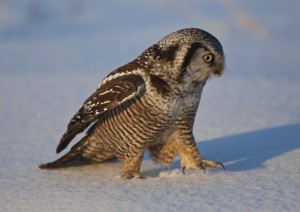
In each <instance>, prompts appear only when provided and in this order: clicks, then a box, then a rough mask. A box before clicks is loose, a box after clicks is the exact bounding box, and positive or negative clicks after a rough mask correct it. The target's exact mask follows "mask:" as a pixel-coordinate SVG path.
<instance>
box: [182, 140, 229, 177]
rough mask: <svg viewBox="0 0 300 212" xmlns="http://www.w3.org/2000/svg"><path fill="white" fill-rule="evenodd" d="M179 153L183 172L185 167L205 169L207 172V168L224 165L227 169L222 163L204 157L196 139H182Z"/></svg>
mask: <svg viewBox="0 0 300 212" xmlns="http://www.w3.org/2000/svg"><path fill="white" fill-rule="evenodd" d="M178 154H179V156H180V160H181V167H182V171H183V173H184V171H185V169H203V170H204V172H205V170H206V168H217V167H218V166H222V167H223V169H224V170H225V167H224V165H223V164H222V163H220V162H215V161H210V160H206V159H204V158H203V157H202V156H201V155H200V152H199V151H198V149H197V146H196V142H195V141H194V140H182V141H181V142H180V144H179V145H178Z"/></svg>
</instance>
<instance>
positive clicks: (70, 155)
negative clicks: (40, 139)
mask: <svg viewBox="0 0 300 212" xmlns="http://www.w3.org/2000/svg"><path fill="white" fill-rule="evenodd" d="M77 155H78V153H76V152H73V151H70V152H68V153H66V154H65V155H63V156H62V157H60V158H58V159H57V160H55V161H53V162H49V163H45V164H41V165H39V168H41V169H54V168H59V167H61V166H62V165H63V164H64V163H66V162H68V161H69V160H71V159H73V158H74V157H75V156H77Z"/></svg>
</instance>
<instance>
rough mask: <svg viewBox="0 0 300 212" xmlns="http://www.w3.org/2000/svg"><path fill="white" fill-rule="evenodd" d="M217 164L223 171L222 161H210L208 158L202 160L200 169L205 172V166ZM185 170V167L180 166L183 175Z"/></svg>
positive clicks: (209, 166)
mask: <svg viewBox="0 0 300 212" xmlns="http://www.w3.org/2000/svg"><path fill="white" fill-rule="evenodd" d="M218 166H221V167H222V168H223V170H224V171H225V166H224V165H223V163H221V162H214V161H210V160H204V159H203V160H202V161H201V163H200V167H199V168H200V169H202V170H203V172H204V173H206V168H217V167H218ZM185 170H186V167H185V166H183V167H182V174H183V175H185Z"/></svg>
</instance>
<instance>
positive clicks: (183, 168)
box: [182, 166, 185, 175]
mask: <svg viewBox="0 0 300 212" xmlns="http://www.w3.org/2000/svg"><path fill="white" fill-rule="evenodd" d="M184 171H185V166H184V167H182V174H183V175H185V172H184Z"/></svg>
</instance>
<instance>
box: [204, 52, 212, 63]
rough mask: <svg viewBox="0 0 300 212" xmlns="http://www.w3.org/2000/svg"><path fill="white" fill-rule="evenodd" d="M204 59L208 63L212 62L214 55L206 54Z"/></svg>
mask: <svg viewBox="0 0 300 212" xmlns="http://www.w3.org/2000/svg"><path fill="white" fill-rule="evenodd" d="M203 60H204V61H205V62H206V63H210V62H211V61H212V60H213V56H212V55H211V54H207V55H204V56H203Z"/></svg>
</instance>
